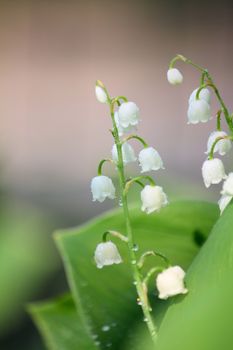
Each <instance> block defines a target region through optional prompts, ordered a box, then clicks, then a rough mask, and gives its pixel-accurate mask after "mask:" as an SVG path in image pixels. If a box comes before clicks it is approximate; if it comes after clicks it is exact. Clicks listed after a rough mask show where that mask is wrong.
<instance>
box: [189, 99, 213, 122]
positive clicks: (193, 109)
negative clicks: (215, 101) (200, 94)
mask: <svg viewBox="0 0 233 350" xmlns="http://www.w3.org/2000/svg"><path fill="white" fill-rule="evenodd" d="M210 119H211V111H210V105H209V104H208V103H207V102H206V101H205V100H194V101H193V102H191V103H190V105H189V108H188V124H197V123H199V122H202V123H206V122H207V121H208V120H210Z"/></svg>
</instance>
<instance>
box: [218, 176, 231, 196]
mask: <svg viewBox="0 0 233 350" xmlns="http://www.w3.org/2000/svg"><path fill="white" fill-rule="evenodd" d="M221 194H223V195H227V196H233V173H230V174H229V175H228V176H227V178H226V180H225V181H224V183H223V189H222V192H221Z"/></svg>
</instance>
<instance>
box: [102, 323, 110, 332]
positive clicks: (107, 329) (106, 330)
mask: <svg viewBox="0 0 233 350" xmlns="http://www.w3.org/2000/svg"><path fill="white" fill-rule="evenodd" d="M101 329H102V331H103V332H108V331H109V330H110V326H109V325H108V324H106V325H104V326H103V327H102V328H101Z"/></svg>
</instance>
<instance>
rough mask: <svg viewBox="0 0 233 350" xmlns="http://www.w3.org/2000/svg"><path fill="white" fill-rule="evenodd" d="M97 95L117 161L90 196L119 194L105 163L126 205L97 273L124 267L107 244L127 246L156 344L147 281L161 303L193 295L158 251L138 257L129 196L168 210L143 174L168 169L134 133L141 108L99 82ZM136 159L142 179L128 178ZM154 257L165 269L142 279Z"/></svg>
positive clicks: (173, 78)
mask: <svg viewBox="0 0 233 350" xmlns="http://www.w3.org/2000/svg"><path fill="white" fill-rule="evenodd" d="M168 79H169V81H170V82H172V83H173V84H178V83H179V82H181V81H182V75H181V74H180V73H179V71H178V70H177V69H172V70H170V71H169V72H168ZM95 93H96V97H97V100H98V101H99V102H101V103H104V104H106V105H107V106H108V107H109V114H110V117H111V120H112V129H111V133H112V136H113V139H114V145H113V147H112V152H111V153H112V157H111V158H105V159H103V160H101V161H100V163H99V166H98V170H97V176H96V177H94V178H93V179H92V182H91V191H92V195H93V200H94V201H99V202H103V201H104V200H105V199H106V198H109V199H114V198H115V197H116V190H115V186H114V184H113V181H112V179H111V178H110V177H108V176H106V175H104V174H103V165H104V164H105V163H106V162H110V163H112V164H113V166H114V168H116V169H117V172H118V179H119V187H120V194H119V196H120V198H118V201H119V202H120V203H121V204H122V209H123V213H124V219H125V232H126V233H125V234H123V233H120V232H116V231H114V230H112V229H111V228H109V230H108V231H106V232H103V237H102V242H101V243H99V244H98V245H97V247H96V250H95V254H94V258H95V262H96V265H97V267H98V268H103V267H105V266H107V265H112V264H120V263H122V262H123V261H122V258H121V255H120V252H119V250H118V248H117V243H114V242H112V241H111V240H108V239H109V237H112V238H113V240H114V241H115V242H116V241H117V240H118V239H120V240H122V241H123V242H125V244H126V245H127V247H128V252H129V259H130V262H131V266H132V275H133V283H134V285H135V287H136V291H137V295H138V298H137V300H138V304H139V305H141V308H142V312H143V314H144V321H145V323H146V325H147V327H148V330H149V332H150V335H151V338H152V340H153V341H154V342H156V339H157V329H156V326H155V323H154V320H153V317H152V314H151V311H152V309H151V306H150V302H149V298H148V282H149V280H150V279H151V278H152V277H153V276H156V278H155V277H154V278H155V285H156V287H157V289H158V293H159V295H158V297H159V298H160V299H167V298H169V297H172V296H174V295H177V294H185V293H187V291H188V290H187V289H186V288H185V285H184V277H185V272H184V271H183V270H182V268H181V267H179V266H171V265H170V263H169V261H168V259H167V258H166V257H165V256H164V255H163V254H161V253H159V252H157V251H153V250H151V251H146V252H143V253H142V254H141V255H138V252H137V250H138V248H137V245H136V243H135V241H134V235H133V230H132V227H131V222H130V211H129V207H128V198H127V197H128V192H129V190H130V188H131V187H132V186H134V185H139V186H141V187H142V191H141V202H142V204H141V209H142V211H144V212H145V213H147V214H151V213H153V212H159V211H160V209H161V208H162V207H164V206H166V205H167V204H168V199H167V195H166V194H165V192H164V191H163V188H162V187H161V186H159V185H157V183H155V181H154V179H153V178H152V177H151V176H148V175H145V174H144V173H146V172H148V171H157V170H159V169H163V168H164V167H163V161H162V159H161V157H160V155H159V153H158V151H157V150H156V149H154V148H153V147H149V146H148V144H147V143H146V142H145V140H144V139H143V138H142V137H140V136H138V135H137V134H135V130H136V127H137V125H138V123H139V120H140V112H139V108H138V107H137V105H136V104H135V103H134V102H130V101H128V99H127V98H126V97H125V96H118V97H110V95H109V93H108V91H107V89H106V87H105V85H104V84H103V83H102V82H101V81H99V80H98V81H97V82H96V87H95ZM132 132H133V133H132ZM131 133H132V134H131ZM132 140H136V141H138V142H140V144H141V145H142V150H141V151H140V153H139V154H138V156H136V154H135V152H134V149H133V147H132V146H131V144H130V141H132ZM223 148H224V147H223ZM224 149H225V148H224ZM137 160H138V162H139V166H140V168H141V173H142V174H143V175H140V176H136V177H134V178H129V179H128V178H127V176H126V172H125V167H126V165H127V164H128V163H131V162H135V161H137ZM151 256H159V257H160V258H161V259H162V260H161V261H163V264H162V266H154V267H152V268H151V269H150V270H149V271H148V272H147V273H146V274H143V272H142V268H143V266H144V262H145V261H146V259H147V258H148V257H151Z"/></svg>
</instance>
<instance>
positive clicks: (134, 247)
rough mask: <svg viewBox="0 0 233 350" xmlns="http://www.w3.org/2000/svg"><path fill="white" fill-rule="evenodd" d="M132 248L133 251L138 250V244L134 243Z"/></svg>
mask: <svg viewBox="0 0 233 350" xmlns="http://www.w3.org/2000/svg"><path fill="white" fill-rule="evenodd" d="M132 250H133V251H134V252H137V251H138V250H139V246H138V245H137V244H134V245H133V248H132Z"/></svg>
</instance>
